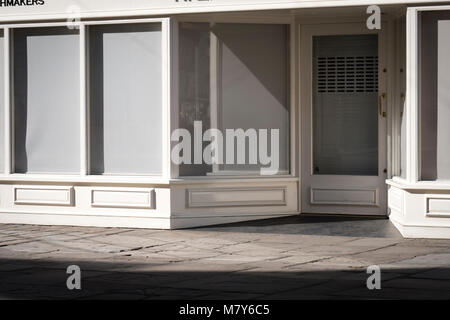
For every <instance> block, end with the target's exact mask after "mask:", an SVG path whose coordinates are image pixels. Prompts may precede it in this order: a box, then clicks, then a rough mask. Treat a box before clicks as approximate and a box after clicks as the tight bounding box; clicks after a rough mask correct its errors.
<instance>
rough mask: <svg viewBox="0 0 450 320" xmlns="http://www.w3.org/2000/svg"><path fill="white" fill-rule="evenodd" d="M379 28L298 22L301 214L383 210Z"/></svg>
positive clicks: (383, 139)
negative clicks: (299, 35) (312, 24)
mask: <svg viewBox="0 0 450 320" xmlns="http://www.w3.org/2000/svg"><path fill="white" fill-rule="evenodd" d="M382 43H383V41H382V34H381V33H373V32H369V30H367V29H365V28H361V26H360V25H357V24H354V25H353V24H345V25H327V26H323V25H321V26H319V25H317V26H316V25H314V26H303V27H302V43H301V55H300V59H301V79H302V81H301V86H302V87H301V88H302V90H301V111H302V132H301V134H302V154H301V162H302V212H308V213H338V214H369V215H384V214H386V185H385V182H384V180H385V179H386V168H387V167H386V94H385V88H384V81H383V75H382V74H383V69H384V68H383V67H382V65H383V54H382V49H383V45H382Z"/></svg>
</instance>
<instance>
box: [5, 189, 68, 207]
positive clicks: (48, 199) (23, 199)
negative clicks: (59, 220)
mask: <svg viewBox="0 0 450 320" xmlns="http://www.w3.org/2000/svg"><path fill="white" fill-rule="evenodd" d="M73 200H74V190H73V187H72V186H14V204H20V205H22V204H26V205H50V206H73V204H74V203H73Z"/></svg>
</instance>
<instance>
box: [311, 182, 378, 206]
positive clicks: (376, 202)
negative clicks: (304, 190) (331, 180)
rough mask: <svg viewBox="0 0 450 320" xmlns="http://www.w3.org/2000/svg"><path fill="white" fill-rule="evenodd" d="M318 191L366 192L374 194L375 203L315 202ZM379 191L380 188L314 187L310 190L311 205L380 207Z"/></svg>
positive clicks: (348, 201)
mask: <svg viewBox="0 0 450 320" xmlns="http://www.w3.org/2000/svg"><path fill="white" fill-rule="evenodd" d="M316 190H318V191H323V190H327V191H336V192H339V191H349V192H353V191H366V192H372V193H373V201H371V202H362V201H350V200H345V199H343V200H342V201H331V200H328V201H327V200H325V201H318V200H315V197H314V192H315V191H316ZM379 198H380V196H379V189H378V188H327V187H312V188H311V189H310V203H311V204H320V205H338V206H339V205H352V206H379V202H380V200H379Z"/></svg>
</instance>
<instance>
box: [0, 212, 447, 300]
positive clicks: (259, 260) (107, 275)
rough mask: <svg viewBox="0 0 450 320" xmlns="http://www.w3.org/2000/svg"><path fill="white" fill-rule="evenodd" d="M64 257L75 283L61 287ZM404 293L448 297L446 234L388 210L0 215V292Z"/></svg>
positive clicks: (16, 295) (88, 295)
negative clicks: (235, 215) (193, 224)
mask: <svg viewBox="0 0 450 320" xmlns="http://www.w3.org/2000/svg"><path fill="white" fill-rule="evenodd" d="M352 228H353V229H354V231H355V232H354V233H352V232H351V229H352ZM363 231H364V232H366V233H367V235H368V236H363V235H362V234H361V233H362V232H363ZM72 264H75V265H78V266H79V267H80V268H81V270H82V271H81V278H82V289H81V290H68V289H67V287H66V280H67V277H68V276H69V275H68V274H67V273H66V268H67V266H69V265H72ZM370 265H379V266H380V268H381V286H382V289H381V290H368V289H367V287H366V280H367V277H368V276H369V274H367V272H366V270H367V267H368V266H370ZM406 298H407V299H421V298H424V299H433V298H435V299H443V298H450V240H439V239H437V240H434V239H403V238H402V237H400V236H399V235H398V234H396V233H395V232H394V231H393V230H392V226H391V225H390V222H389V221H388V220H381V219H377V220H373V219H361V218H358V219H353V220H352V219H350V218H344V219H343V220H342V221H340V220H339V219H331V220H329V221H324V219H323V218H320V219H319V220H318V221H317V223H315V220H314V219H312V220H308V221H306V222H303V221H302V220H295V219H294V218H292V219H291V218H286V219H274V220H273V221H272V222H270V221H264V222H253V223H238V224H234V225H226V226H218V227H207V228H197V229H191V230H172V231H169V230H146V229H121V228H94V227H69V226H34V225H12V224H2V225H0V299H406Z"/></svg>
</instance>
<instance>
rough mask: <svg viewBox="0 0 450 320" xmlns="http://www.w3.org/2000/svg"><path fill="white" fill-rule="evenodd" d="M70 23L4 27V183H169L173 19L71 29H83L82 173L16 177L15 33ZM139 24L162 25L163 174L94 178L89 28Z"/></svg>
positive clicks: (1, 175) (84, 23)
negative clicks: (91, 155) (19, 30)
mask: <svg viewBox="0 0 450 320" xmlns="http://www.w3.org/2000/svg"><path fill="white" fill-rule="evenodd" d="M68 23H69V22H45V23H21V24H2V25H0V30H3V41H4V91H5V97H4V106H5V109H4V118H5V121H4V124H3V126H4V128H3V130H4V145H5V147H4V148H5V150H4V168H3V172H2V173H0V181H15V180H17V181H44V182H66V181H67V182H78V181H80V182H105V183H107V182H119V183H123V182H129V183H130V182H131V183H133V182H135V183H142V182H154V183H166V182H167V181H168V180H169V178H170V163H169V162H170V140H169V138H170V132H169V129H170V126H169V111H170V71H171V68H170V52H171V51H170V47H169V45H170V33H171V22H170V18H166V17H161V18H146V19H110V20H93V21H73V22H70V25H71V26H72V27H74V28H78V29H79V41H80V42H79V50H80V65H79V67H80V71H79V72H80V119H79V125H80V159H79V161H80V172H79V173H78V174H77V173H76V174H73V173H69V174H59V173H58V174H53V173H49V174H46V173H31V174H29V173H15V172H14V149H13V148H14V118H13V117H14V106H13V101H12V100H13V99H12V89H13V88H12V85H13V82H12V78H13V74H12V73H11V72H12V70H13V69H12V63H13V57H14V53H13V52H12V48H13V46H12V41H13V37H12V36H11V35H12V31H13V30H15V29H21V28H47V27H67V26H68ZM139 23H159V24H160V25H161V52H162V65H161V68H162V77H161V83H162V92H161V97H162V105H161V108H162V109H161V111H162V112H161V114H162V119H161V122H162V132H161V137H162V160H161V161H162V166H161V167H162V173H161V174H158V175H144V174H139V175H136V176H135V175H132V176H130V175H120V174H114V175H112V174H111V175H90V174H89V163H90V159H89V135H90V133H89V125H88V124H89V103H88V101H89V99H88V93H89V92H88V91H89V90H88V80H89V70H88V64H87V62H88V55H89V52H88V50H87V45H88V43H87V40H88V39H87V33H88V27H89V26H94V25H114V24H139Z"/></svg>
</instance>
